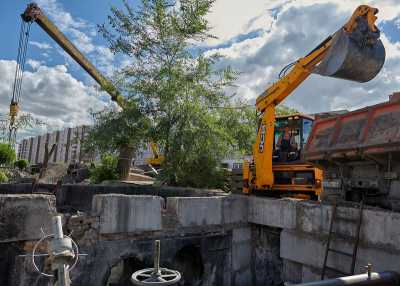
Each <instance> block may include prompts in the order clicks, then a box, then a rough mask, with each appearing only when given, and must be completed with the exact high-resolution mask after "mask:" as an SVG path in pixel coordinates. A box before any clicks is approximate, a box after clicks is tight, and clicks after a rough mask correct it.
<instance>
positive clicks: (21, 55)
mask: <svg viewBox="0 0 400 286" xmlns="http://www.w3.org/2000/svg"><path fill="white" fill-rule="evenodd" d="M31 24H32V22H28V23H27V22H25V21H23V20H22V21H21V28H20V33H19V43H18V55H17V65H16V67H15V76H14V86H13V93H12V98H11V103H10V125H9V137H8V141H9V143H10V144H11V145H12V146H14V144H15V140H16V135H17V134H16V133H17V126H16V125H15V123H16V118H17V115H18V111H19V107H18V103H19V100H20V97H21V87H22V78H23V75H24V70H25V61H26V51H27V47H28V40H29V33H30V29H31Z"/></svg>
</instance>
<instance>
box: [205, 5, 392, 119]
mask: <svg viewBox="0 0 400 286" xmlns="http://www.w3.org/2000/svg"><path fill="white" fill-rule="evenodd" d="M349 2H350V3H349ZM359 2H360V1H339V0H338V1H334V0H332V1H328V0H327V1H323V0H316V1H307V0H298V1H291V2H287V3H284V4H283V5H281V6H273V5H274V4H282V3H279V1H276V2H275V3H270V4H271V5H272V6H270V7H275V8H277V7H279V11H278V13H277V19H276V20H274V21H273V23H272V24H269V23H268V24H267V25H266V26H265V28H264V30H263V32H262V33H260V34H259V36H257V37H255V38H251V39H246V40H243V41H240V42H237V43H235V44H233V45H231V46H229V47H227V48H220V49H214V50H211V51H209V52H208V53H213V52H219V53H221V54H223V55H225V59H224V60H223V64H224V65H231V66H232V67H233V68H235V69H237V70H239V71H240V72H242V74H241V77H240V79H239V81H238V83H237V84H238V85H239V88H238V90H237V94H238V95H239V96H242V97H245V98H247V99H250V100H252V102H254V100H255V98H256V97H257V96H258V95H259V94H261V92H263V91H264V90H265V89H266V88H267V87H268V85H270V84H271V83H272V82H274V81H276V80H277V76H278V73H279V71H280V70H281V69H282V67H284V66H285V65H287V64H288V63H290V62H292V61H294V60H296V59H298V58H300V57H302V56H304V55H306V54H307V53H308V52H309V51H310V50H312V48H314V47H315V46H316V45H318V44H319V43H320V42H321V41H322V40H323V39H325V38H326V36H328V35H329V34H331V33H333V32H335V31H336V30H337V29H338V28H339V27H340V26H342V25H343V24H344V23H345V21H346V20H347V19H348V18H349V17H350V15H351V13H352V11H353V9H354V8H355V7H356V6H357V5H358V4H360V3H359ZM367 2H368V1H367ZM369 2H371V3H372V4H374V2H375V3H376V2H379V3H378V4H379V5H375V6H377V7H378V8H380V13H379V14H378V17H380V18H379V19H382V16H383V18H384V19H386V20H390V19H394V18H395V17H396V15H398V14H399V10H400V9H399V8H398V6H399V5H395V1H394V0H393V1H389V0H388V1H369ZM389 8H391V9H389ZM387 9H388V10H390V11H387ZM226 17H227V16H226ZM244 26H245V25H244ZM382 41H383V43H384V45H385V47H386V52H387V60H386V63H385V66H384V69H383V70H382V71H381V72H380V74H379V75H378V76H377V77H376V78H375V79H373V80H372V81H370V82H368V83H364V84H360V83H355V82H350V81H345V80H339V79H332V78H327V77H321V76H317V75H312V76H310V78H309V79H307V80H306V81H305V82H304V83H303V84H302V85H301V86H300V87H299V88H298V89H297V90H296V91H295V92H294V93H293V94H292V95H291V96H290V97H288V99H287V100H286V104H288V105H290V106H291V107H294V108H297V109H299V110H301V111H303V112H309V113H313V112H318V111H328V110H334V109H352V108H358V107H361V106H365V105H369V104H374V103H377V102H380V101H384V100H387V96H388V95H389V94H390V93H392V92H394V91H396V90H397V89H398V86H399V83H400V82H399V79H400V77H399V76H398V74H400V44H398V43H397V44H393V43H390V42H389V40H388V39H387V37H386V36H385V35H384V34H382Z"/></svg>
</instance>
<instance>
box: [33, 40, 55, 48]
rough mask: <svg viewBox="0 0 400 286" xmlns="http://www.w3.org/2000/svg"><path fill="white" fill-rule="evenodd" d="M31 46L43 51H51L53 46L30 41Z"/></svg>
mask: <svg viewBox="0 0 400 286" xmlns="http://www.w3.org/2000/svg"><path fill="white" fill-rule="evenodd" d="M29 44H31V45H32V46H35V47H36V48H39V49H41V50H49V49H51V46H50V45H49V44H48V43H41V42H35V41H29Z"/></svg>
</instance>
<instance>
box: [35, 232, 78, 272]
mask: <svg viewBox="0 0 400 286" xmlns="http://www.w3.org/2000/svg"><path fill="white" fill-rule="evenodd" d="M64 237H67V238H69V239H70V240H71V243H72V246H73V249H74V259H73V262H72V264H71V265H70V266H69V268H68V271H71V270H72V269H73V268H74V267H75V266H76V264H77V263H78V260H79V256H81V254H80V253H79V249H78V245H77V244H76V242H75V241H74V240H73V239H72V238H71V237H70V236H68V235H65V234H64ZM53 238H54V234H48V235H46V236H44V237H42V238H41V239H40V240H39V241H38V242H37V243H36V244H35V246H34V247H33V251H32V264H33V268H34V269H35V271H37V272H38V273H39V274H40V275H43V276H46V277H54V275H52V274H48V273H45V272H42V271H40V269H39V267H38V266H37V264H36V261H35V257H43V256H50V254H48V253H45V254H36V251H37V249H38V247H39V245H40V244H41V243H43V241H45V240H47V239H53Z"/></svg>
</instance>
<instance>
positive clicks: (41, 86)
mask: <svg viewBox="0 0 400 286" xmlns="http://www.w3.org/2000/svg"><path fill="white" fill-rule="evenodd" d="M14 69H15V61H7V60H0V104H1V105H0V112H1V113H8V105H9V101H10V99H11V94H12V83H13V80H14V79H13V76H14ZM96 94H97V92H96V90H95V89H94V87H90V86H86V85H84V84H83V83H82V82H81V81H78V80H77V79H75V78H74V77H73V76H71V74H69V73H68V70H67V67H66V66H64V65H58V66H54V67H48V66H44V65H41V66H39V67H38V68H37V70H35V71H33V72H25V73H24V79H23V83H22V93H21V99H20V109H21V112H23V113H31V114H32V115H33V116H34V117H35V118H38V119H41V120H42V121H44V122H46V124H47V125H48V126H47V128H48V129H49V130H54V129H58V128H64V127H72V126H76V125H81V124H89V123H91V117H90V114H89V109H93V110H102V109H103V108H104V107H105V106H107V105H108V102H105V101H103V100H101V99H100V97H99V96H96ZM105 98H107V97H105ZM41 131H46V130H43V128H42V129H37V130H36V132H38V133H39V132H41Z"/></svg>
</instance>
